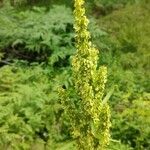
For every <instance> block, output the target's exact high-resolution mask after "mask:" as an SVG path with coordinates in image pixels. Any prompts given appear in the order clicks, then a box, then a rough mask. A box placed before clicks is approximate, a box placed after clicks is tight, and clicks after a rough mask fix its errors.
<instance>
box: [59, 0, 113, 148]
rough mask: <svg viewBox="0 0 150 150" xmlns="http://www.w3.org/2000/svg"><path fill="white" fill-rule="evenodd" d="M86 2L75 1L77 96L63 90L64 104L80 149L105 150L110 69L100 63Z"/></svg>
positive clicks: (108, 121) (107, 131) (75, 74)
mask: <svg viewBox="0 0 150 150" xmlns="http://www.w3.org/2000/svg"><path fill="white" fill-rule="evenodd" d="M83 4H84V0H75V4H74V6H75V10H74V16H75V25H74V28H75V32H76V37H75V39H76V49H77V53H76V55H75V56H73V58H72V73H73V81H74V89H75V92H76V98H73V97H72V96H70V95H71V94H70V92H65V91H64V90H62V91H61V93H63V94H62V95H63V98H62V104H63V106H64V109H65V112H66V113H67V115H68V118H69V120H70V123H71V130H72V134H73V136H74V138H75V139H76V141H77V145H78V149H80V150H104V149H105V147H106V146H107V145H108V144H109V139H110V134H109V128H110V110H109V105H108V104H107V102H105V103H104V102H103V100H102V98H103V94H104V89H105V83H106V79H107V68H106V67H104V66H101V67H100V68H98V66H97V61H98V50H97V49H96V48H95V47H94V46H93V45H92V43H91V42H90V33H89V31H88V23H89V20H88V19H87V18H86V16H85V8H83ZM71 91H72V90H71Z"/></svg>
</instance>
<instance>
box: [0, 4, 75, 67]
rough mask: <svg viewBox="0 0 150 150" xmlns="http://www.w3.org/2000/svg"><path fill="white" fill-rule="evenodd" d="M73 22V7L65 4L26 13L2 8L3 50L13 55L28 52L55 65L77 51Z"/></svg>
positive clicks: (0, 40)
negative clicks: (70, 7)
mask: <svg viewBox="0 0 150 150" xmlns="http://www.w3.org/2000/svg"><path fill="white" fill-rule="evenodd" d="M62 12H63V13H62ZM72 24H73V21H72V13H71V10H70V9H69V8H66V7H64V6H54V7H53V8H52V9H50V10H49V11H46V10H45V9H44V8H37V7H34V8H33V10H32V11H31V10H27V11H24V12H17V11H15V10H14V9H11V10H9V11H8V10H3V11H1V12H0V26H1V27H2V28H1V29H0V49H2V50H3V51H4V52H5V51H6V52H7V51H9V52H10V53H11V54H14V55H17V54H18V53H19V54H20V55H21V56H22V55H23V54H24V55H25V54H26V55H27V54H28V55H30V56H32V57H31V58H30V56H28V55H27V56H26V57H27V58H28V57H29V59H31V60H32V59H33V60H34V59H37V60H38V59H40V60H42V61H45V60H47V61H49V63H50V64H51V65H53V64H54V63H55V62H59V60H60V59H62V60H64V59H65V58H66V57H67V56H69V55H71V54H72V53H73V51H74V46H73V45H74V44H73V35H74V34H73V30H72ZM19 54H18V55H19ZM20 55H19V56H18V57H21V56H20ZM36 56H37V57H36ZM15 57H16V56H15ZM26 57H25V58H26Z"/></svg>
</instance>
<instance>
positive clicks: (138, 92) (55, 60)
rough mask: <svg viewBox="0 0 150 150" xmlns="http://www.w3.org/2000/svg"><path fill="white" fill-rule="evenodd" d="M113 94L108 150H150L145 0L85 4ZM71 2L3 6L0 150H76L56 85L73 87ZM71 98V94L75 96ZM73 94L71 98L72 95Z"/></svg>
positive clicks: (149, 4)
mask: <svg viewBox="0 0 150 150" xmlns="http://www.w3.org/2000/svg"><path fill="white" fill-rule="evenodd" d="M86 5H87V6H86V8H87V14H88V16H89V18H90V27H89V29H90V32H91V34H92V40H93V42H94V43H95V45H96V46H97V47H98V49H99V50H100V56H99V58H100V59H99V65H101V64H105V65H107V67H108V71H109V72H108V73H109V76H108V82H107V88H106V92H105V93H106V94H107V93H109V92H110V91H112V90H113V93H112V94H111V97H110V100H109V103H110V105H111V111H112V115H111V118H112V127H111V135H112V137H111V138H112V140H111V143H110V146H109V148H108V149H109V150H132V149H135V150H149V149H150V140H149V139H150V71H149V70H150V53H149V50H150V42H149V41H150V1H149V0H94V1H93V0H87V3H86ZM72 9H73V1H69V0H58V1H57V2H56V1H53V0H46V1H44V0H43V1H42V0H32V1H28V0H10V1H9V0H1V1H0V149H2V150H5V149H6V150H10V149H14V150H21V149H23V150H29V149H33V150H35V149H37V150H38V149H39V150H44V149H54V150H69V149H72V150H73V149H75V145H74V141H73V139H71V136H70V135H69V132H68V129H69V126H70V122H69V121H68V118H67V116H65V114H64V113H63V111H62V110H63V109H62V106H61V105H60V101H59V96H58V87H59V86H63V87H65V88H68V87H69V86H70V85H72V78H71V75H70V74H71V71H70V56H71V55H73V54H74V52H75V47H74V30H73V15H72ZM72 93H74V92H72ZM72 96H73V95H72Z"/></svg>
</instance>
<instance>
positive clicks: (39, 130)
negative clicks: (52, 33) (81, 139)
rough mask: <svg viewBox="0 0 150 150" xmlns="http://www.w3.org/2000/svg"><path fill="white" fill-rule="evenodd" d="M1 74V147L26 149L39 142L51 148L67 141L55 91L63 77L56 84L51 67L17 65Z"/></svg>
mask: <svg viewBox="0 0 150 150" xmlns="http://www.w3.org/2000/svg"><path fill="white" fill-rule="evenodd" d="M22 68H24V69H22ZM0 72H1V74H0V147H5V148H6V149H7V147H8V148H13V149H25V150H26V149H30V148H31V147H33V146H35V145H36V144H38V143H39V142H40V143H43V144H44V145H47V146H50V147H51V148H52V147H53V145H52V143H53V141H59V140H62V139H64V138H66V136H67V135H65V132H64V131H63V130H62V127H61V126H62V125H63V122H62V121H61V120H60V115H61V113H60V112H59V111H60V110H61V106H60V105H59V103H58V101H57V99H58V94H57V92H56V90H57V86H58V85H59V84H62V78H63V79H64V80H63V81H64V82H66V80H65V76H66V75H65V74H62V75H61V76H62V77H61V76H60V77H61V78H60V79H61V80H60V81H59V78H58V77H57V76H56V77H55V75H54V73H53V71H52V70H51V69H50V68H45V67H42V66H37V65H33V66H30V67H29V66H27V65H21V64H20V63H19V64H18V65H16V64H15V65H12V66H4V67H2V68H1V69H0ZM49 79H51V80H49ZM56 79H57V82H56ZM54 84H55V87H54ZM61 133H62V134H61ZM5 148H4V149H5Z"/></svg>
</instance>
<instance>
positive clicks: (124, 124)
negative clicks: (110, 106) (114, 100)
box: [113, 98, 150, 150]
mask: <svg viewBox="0 0 150 150" xmlns="http://www.w3.org/2000/svg"><path fill="white" fill-rule="evenodd" d="M125 105H126V106H128V107H127V108H125ZM123 107H124V108H123ZM115 110H116V112H117V114H116V115H115V120H114V121H113V131H115V132H113V133H114V137H115V138H117V139H118V138H119V139H120V140H122V141H123V142H126V143H129V144H130V145H131V146H132V147H134V148H135V149H145V150H148V149H149V148H150V142H149V138H150V127H149V124H150V111H149V110H150V101H149V100H148V99H142V98H141V99H138V100H134V101H133V102H132V104H130V103H126V104H124V105H123V104H122V103H121V102H120V104H118V105H116V108H115ZM122 135H123V136H122Z"/></svg>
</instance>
